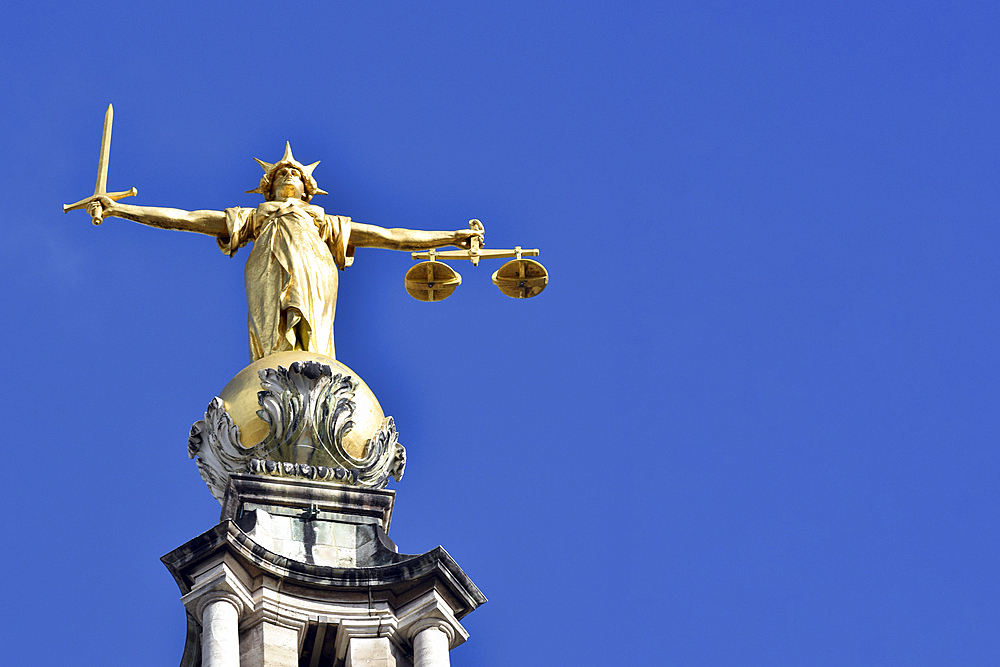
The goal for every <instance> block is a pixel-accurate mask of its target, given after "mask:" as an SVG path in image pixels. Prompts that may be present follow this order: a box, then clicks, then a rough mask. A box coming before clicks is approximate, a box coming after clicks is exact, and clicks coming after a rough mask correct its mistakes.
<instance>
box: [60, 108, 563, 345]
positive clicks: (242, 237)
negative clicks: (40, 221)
mask: <svg viewBox="0 0 1000 667" xmlns="http://www.w3.org/2000/svg"><path fill="white" fill-rule="evenodd" d="M112 119H113V109H112V107H111V105H108V110H107V113H106V114H105V118H104V133H103V136H102V140H101V152H100V160H99V162H98V171H97V185H96V188H95V190H94V194H93V195H91V196H89V197H87V198H85V199H82V200H80V201H78V202H76V203H75V204H66V205H64V206H63V211H64V212H68V211H72V210H76V209H86V210H87V212H88V213H89V214H90V215H91V218H92V221H93V223H94V224H95V225H99V224H101V222H102V221H103V220H104V219H105V218H108V217H115V218H124V219H126V220H132V221H134V222H138V223H141V224H144V225H148V226H150V227H158V228H161V229H175V230H180V231H188V232H197V233H200V234H207V235H210V236H214V237H215V238H216V241H217V243H218V245H219V248H220V250H222V252H223V253H225V254H227V255H229V256H230V257H231V256H233V255H234V254H235V253H236V252H237V250H239V249H240V248H242V247H243V246H244V245H246V244H247V243H252V244H253V248H252V250H251V251H250V256H249V258H248V259H247V264H246V269H245V272H244V276H245V284H246V293H247V306H248V309H249V316H248V333H249V339H250V358H251V361H257V360H258V359H261V358H263V357H265V356H267V355H270V354H274V353H277V352H285V351H291V350H303V351H308V352H315V353H319V354H322V355H325V356H328V357H330V358H331V359H336V355H335V352H334V341H333V321H334V314H335V312H336V305H337V287H338V282H339V280H338V275H337V274H338V272H339V271H340V270H343V269H345V268H346V267H348V266H350V265H351V263H352V262H353V260H354V249H355V248H358V247H361V248H386V249H391V250H403V251H411V252H412V257H413V259H424V260H426V261H424V262H421V263H420V264H417V265H416V266H414V267H412V268H411V269H410V270H409V271H408V272H407V273H406V277H405V286H406V290H407V292H408V293H409V294H410V295H411V296H413V297H414V298H416V299H419V300H421V301H441V300H443V299H445V298H447V297H448V296H450V295H451V293H452V292H454V291H455V288H456V287H458V285H460V284H461V281H462V279H461V276H459V274H458V273H456V272H455V270H454V269H452V268H451V267H450V266H449V265H447V264H445V263H444V262H442V261H440V260H442V259H447V260H455V259H463V260H470V261H471V262H472V264H473V266H477V265H478V264H479V261H480V260H481V259H494V258H513V259H511V261H509V262H507V263H506V264H504V265H503V266H502V267H501V268H500V269H499V270H497V271H496V272H495V273H494V274H493V282H494V284H495V285H496V286H497V287H498V288H499V289H500V291H501V292H503V293H504V294H506V295H507V296H510V297H514V298H529V297H533V296H535V295H537V294H539V293H540V292H541V291H542V290H543V289H545V286H546V284H547V282H548V274H547V272H546V271H545V268H544V267H542V265H541V264H539V263H538V262H536V261H533V260H530V259H526V257H530V256H537V255H538V250H522V249H521V247H520V246H518V247H516V248H515V249H513V250H493V249H485V248H484V247H483V240H484V236H485V230H484V228H483V225H482V223H480V222H479V221H478V220H472V221H470V223H469V229H460V230H456V231H423V230H414V229H400V228H395V229H386V228H384V227H379V226H377V225H368V224H364V223H360V222H357V221H354V220H351V219H350V218H349V217H347V216H340V215H328V214H327V213H326V212H325V211H324V210H323V208H321V207H319V206H316V205H314V204H312V203H311V200H312V198H313V197H314V196H315V195H318V194H328V193H327V192H325V191H324V190H322V189H320V188H319V186H318V185H317V183H316V180H315V179H314V178H313V175H312V174H313V170H314V169H315V168H316V166H317V165H318V164H319V162H314V163H312V164H309V165H304V164H302V163H301V162H299V161H298V160H296V159H295V157H294V156H293V155H292V149H291V145H290V144H288V143H286V144H285V153H284V155H282V157H281V159H280V160H278V161H277V162H275V163H268V162H264V161H263V160H258V159H257V158H254V159H255V160H256V161H257V163H258V164H259V165H260V166H261V167H262V168H263V169H264V175H263V176H262V177H261V179H260V183H259V184H258V186H257V187H256V188H254V189H253V190H248V191H247V192H255V193H260V194H262V195H264V202H263V203H262V204H260V205H259V206H258V207H257V208H241V207H234V208H227V209H224V210H222V211H216V210H199V211H184V210H180V209H174V208H163V207H156V206H132V205H128V204H120V203H118V201H119V200H121V199H123V198H125V197H130V196H135V195H136V194H137V191H136V189H135V188H132V189H131V190H126V191H122V192H108V191H107V177H108V163H109V157H110V151H111V125H112ZM447 246H455V247H457V248H458V250H440V248H442V247H447Z"/></svg>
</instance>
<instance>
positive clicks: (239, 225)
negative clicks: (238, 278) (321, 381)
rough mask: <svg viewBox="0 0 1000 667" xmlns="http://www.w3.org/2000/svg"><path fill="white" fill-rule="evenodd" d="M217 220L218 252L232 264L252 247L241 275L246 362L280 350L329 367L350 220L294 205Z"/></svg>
mask: <svg viewBox="0 0 1000 667" xmlns="http://www.w3.org/2000/svg"><path fill="white" fill-rule="evenodd" d="M225 214H226V228H227V230H228V236H227V237H219V238H218V243H219V248H220V249H221V250H222V252H224V253H226V254H227V255H229V256H230V257H232V256H233V255H234V254H235V253H236V251H237V250H239V249H240V248H241V247H243V246H244V245H246V244H247V243H250V242H253V249H252V250H251V251H250V257H249V258H248V259H247V264H246V269H245V270H244V281H245V283H246V292H247V306H248V309H249V316H248V326H247V328H248V329H249V337H250V360H251V361H256V360H258V359H260V358H261V357H264V356H267V355H269V354H272V353H274V352H282V351H285V350H307V351H309V352H318V353H320V354H325V355H326V356H328V357H331V358H334V359H336V355H335V351H334V345H333V318H334V314H335V313H336V310H337V285H338V283H339V278H338V275H337V273H338V270H342V269H344V268H345V267H347V266H350V265H351V262H352V261H353V260H354V257H353V254H354V248H353V246H351V245H350V235H351V219H350V218H348V217H346V216H339V215H326V214H325V212H324V211H323V209H322V208H320V207H319V206H313V205H310V204H307V203H306V202H303V201H301V200H299V199H291V200H286V201H268V202H264V203H263V204H261V205H260V206H258V207H257V208H256V209H252V208H227V209H226V210H225Z"/></svg>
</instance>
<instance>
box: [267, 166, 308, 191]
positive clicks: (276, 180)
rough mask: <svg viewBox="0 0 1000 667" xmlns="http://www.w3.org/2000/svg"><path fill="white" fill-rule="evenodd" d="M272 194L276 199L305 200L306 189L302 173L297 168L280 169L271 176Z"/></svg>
mask: <svg viewBox="0 0 1000 667" xmlns="http://www.w3.org/2000/svg"><path fill="white" fill-rule="evenodd" d="M271 192H272V193H274V198H275V199H293V198H297V199H304V198H305V193H306V187H305V183H303V182H302V173H301V172H300V171H299V170H298V169H296V168H295V167H289V166H287V165H286V166H282V167H279V168H278V169H277V170H276V171H275V172H274V174H273V175H272V176H271Z"/></svg>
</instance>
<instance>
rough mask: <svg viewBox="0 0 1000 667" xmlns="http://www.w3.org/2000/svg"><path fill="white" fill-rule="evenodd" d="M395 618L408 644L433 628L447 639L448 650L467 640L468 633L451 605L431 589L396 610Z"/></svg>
mask: <svg viewBox="0 0 1000 667" xmlns="http://www.w3.org/2000/svg"><path fill="white" fill-rule="evenodd" d="M396 616H397V618H399V631H400V632H401V633H402V634H403V636H405V637H406V638H407V640H409V641H410V642H412V641H413V640H414V638H415V637H416V636H417V635H418V634H420V633H421V632H423V631H424V630H426V629H428V628H434V627H436V628H438V629H440V630H441V631H442V632H444V633H445V635H446V636H447V637H448V648H449V650H450V649H453V648H455V647H456V646H458V645H459V644H461V643H463V642H464V641H465V640H466V639H468V638H469V633H468V632H466V630H465V628H463V627H462V624H461V623H459V622H458V619H456V618H455V612H454V611H453V610H452V608H451V605H449V604H448V603H447V602H446V601H445V599H444V598H443V597H442V596H441V595H440V594H439V593H438V592H437V591H435V590H433V589H431V590H428V591H427V592H425V593H424V594H423V595H421V596H419V597H418V598H416V599H415V600H411V601H410V602H408V603H407V604H405V605H403V606H402V607H401V608H399V609H398V610H396Z"/></svg>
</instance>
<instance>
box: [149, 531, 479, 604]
mask: <svg viewBox="0 0 1000 667" xmlns="http://www.w3.org/2000/svg"><path fill="white" fill-rule="evenodd" d="M220 550H225V551H227V552H228V553H230V554H232V556H233V557H235V558H236V559H237V560H238V561H239V562H241V563H242V564H243V566H244V567H245V568H246V569H247V571H248V572H249V573H250V574H251V576H256V575H257V574H258V572H255V571H254V570H258V571H260V572H265V573H267V574H270V575H271V576H274V577H277V578H279V579H288V580H291V581H295V582H299V583H302V584H308V585H309V586H311V587H318V588H326V587H329V588H332V589H352V588H353V589H359V590H368V589H372V590H389V591H392V592H393V593H394V594H396V595H400V594H402V593H405V592H406V591H409V590H411V589H413V588H415V587H416V586H417V585H420V584H424V583H427V584H432V585H436V584H437V583H438V582H439V583H440V585H441V586H443V588H444V589H446V590H447V592H448V593H449V594H450V595H451V596H452V597H453V598H454V599H455V601H456V602H457V603H458V608H456V609H455V617H456V618H458V619H461V618H462V617H463V616H465V615H466V614H468V613H469V612H471V611H473V610H474V609H475V608H476V607H478V606H479V605H481V604H483V603H485V602H486V597H485V596H484V595H483V594H482V592H481V591H480V590H479V588H477V587H476V585H475V584H474V583H473V582H472V580H471V579H470V578H469V577H468V575H466V574H465V572H464V571H462V568H460V567H459V566H458V563H456V562H455V560H454V559H453V558H452V557H451V556H450V555H449V554H448V552H447V551H445V550H444V549H443V548H442V547H435V548H434V549H431V550H430V551H428V552H427V553H424V554H420V555H415V556H414V555H405V554H397V553H394V552H389V553H387V554H385V556H386V558H387V559H391V561H392V562H390V563H389V564H387V565H380V566H375V567H360V568H336V567H328V566H323V565H310V564H308V563H303V562H300V561H296V560H292V559H290V558H286V557H285V556H281V555H279V554H276V553H273V552H271V551H268V550H267V549H264V548H263V547H261V546H260V545H259V544H256V543H255V542H254V541H253V540H251V539H250V538H249V537H247V535H246V534H245V533H244V532H243V531H241V530H240V529H239V527H237V526H236V524H235V523H234V522H233V521H231V520H225V521H223V522H222V523H220V524H218V525H217V526H215V527H214V528H212V529H211V530H208V531H206V532H205V533H202V534H201V535H199V536H198V537H196V538H194V539H193V540H191V541H189V542H188V543H187V544H185V545H183V546H181V547H178V548H177V549H174V550H173V551H171V552H170V553H168V554H166V555H165V556H163V557H162V558H161V559H160V560H161V561H162V562H163V564H164V565H165V566H166V567H167V569H168V570H169V571H170V573H171V575H173V577H174V579H175V580H176V582H177V585H178V587H179V588H180V589H181V591H182V592H183V593H188V592H189V591H190V590H191V587H192V585H193V584H194V582H193V580H192V578H191V573H192V572H193V571H194V570H195V568H196V567H197V565H198V564H199V563H200V562H202V561H204V560H206V559H208V558H210V557H211V556H213V555H214V554H216V552H218V551H220ZM386 550H387V551H388V548H387V547H386Z"/></svg>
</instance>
